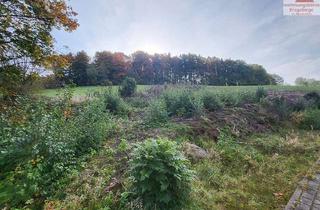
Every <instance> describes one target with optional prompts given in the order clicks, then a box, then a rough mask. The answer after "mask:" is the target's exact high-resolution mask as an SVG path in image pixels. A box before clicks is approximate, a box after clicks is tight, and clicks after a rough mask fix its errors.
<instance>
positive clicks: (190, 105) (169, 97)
mask: <svg viewBox="0 0 320 210" xmlns="http://www.w3.org/2000/svg"><path fill="white" fill-rule="evenodd" d="M163 99H164V102H165V104H166V107H167V111H168V114H169V116H180V117H181V116H184V117H192V116H194V115H196V114H199V113H200V112H201V108H202V104H201V101H200V100H199V97H195V95H194V94H193V93H192V92H191V91H190V90H189V91H188V90H171V91H167V92H165V93H164V95H163Z"/></svg>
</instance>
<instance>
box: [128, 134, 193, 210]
mask: <svg viewBox="0 0 320 210" xmlns="http://www.w3.org/2000/svg"><path fill="white" fill-rule="evenodd" d="M129 165H130V171H129V174H130V175H131V178H132V187H131V189H132V191H131V192H130V193H129V195H130V196H129V200H130V198H131V204H130V205H131V207H132V206H135V205H137V206H139V205H140V204H142V206H143V207H144V208H145V209H147V210H157V209H159V210H160V209H181V207H182V206H184V205H185V204H186V203H185V202H186V200H187V199H188V194H189V192H190V182H191V180H192V171H190V170H189V169H188V161H187V160H186V159H185V158H184V157H183V155H182V153H181V152H180V151H179V149H178V146H177V144H176V143H175V142H172V141H169V140H165V139H157V140H146V141H145V142H143V143H140V144H138V145H137V147H136V148H135V149H134V151H133V153H132V160H131V161H130V162H129ZM132 199H133V200H132Z"/></svg>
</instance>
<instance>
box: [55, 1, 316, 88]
mask: <svg viewBox="0 0 320 210" xmlns="http://www.w3.org/2000/svg"><path fill="white" fill-rule="evenodd" d="M282 1H283V0H70V1H68V3H69V5H70V6H71V7H72V8H73V9H74V10H75V11H76V12H77V13H78V16H77V19H78V22H79V24H80V26H79V28H78V29H77V30H76V31H74V32H72V33H68V32H64V31H57V30H56V31H54V32H53V36H54V37H55V40H56V49H57V50H58V51H59V52H63V53H66V52H70V51H71V52H77V51H80V50H85V51H86V52H87V53H88V54H89V55H90V56H94V54H95V52H96V51H103V50H106V51H112V52H124V53H126V54H128V55H130V54H131V53H133V52H135V51H137V50H143V51H146V52H148V53H151V54H153V53H171V54H172V55H179V54H183V53H195V54H200V55H202V56H216V57H220V58H224V59H227V58H231V59H240V60H244V61H246V62H247V63H255V64H261V65H263V66H264V67H265V68H266V70H267V71H268V72H269V73H276V74H279V75H280V76H282V77H284V79H285V82H286V83H289V84H292V83H293V82H294V80H295V79H296V78H297V77H306V78H316V79H320V16H307V17H299V16H283V2H282Z"/></svg>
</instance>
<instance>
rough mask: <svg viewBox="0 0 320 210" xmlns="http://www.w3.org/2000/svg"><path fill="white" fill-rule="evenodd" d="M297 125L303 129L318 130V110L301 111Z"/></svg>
mask: <svg viewBox="0 0 320 210" xmlns="http://www.w3.org/2000/svg"><path fill="white" fill-rule="evenodd" d="M299 126H300V127H301V128H304V129H315V130H320V110H319V109H309V110H306V111H305V112H303V116H302V120H301V121H300V125H299Z"/></svg>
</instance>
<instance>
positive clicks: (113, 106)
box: [102, 90, 129, 115]
mask: <svg viewBox="0 0 320 210" xmlns="http://www.w3.org/2000/svg"><path fill="white" fill-rule="evenodd" d="M102 96H103V100H104V103H105V107H106V110H108V111H109V112H111V113H113V114H117V115H125V114H127V113H128V112H129V108H128V106H127V104H126V103H125V101H124V100H123V99H122V98H121V97H120V96H119V95H118V94H117V93H113V92H112V91H111V90H109V91H106V92H104V93H103V94H102Z"/></svg>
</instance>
